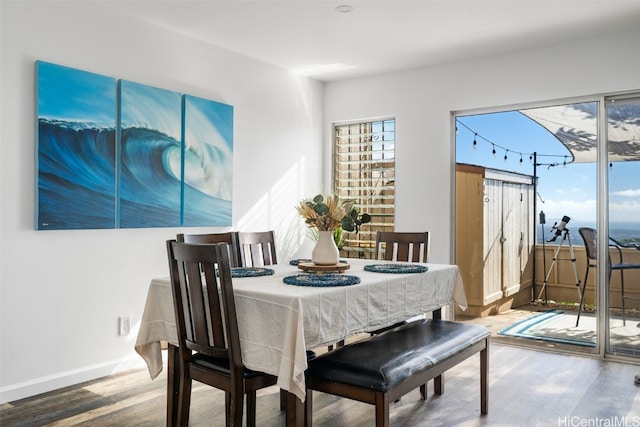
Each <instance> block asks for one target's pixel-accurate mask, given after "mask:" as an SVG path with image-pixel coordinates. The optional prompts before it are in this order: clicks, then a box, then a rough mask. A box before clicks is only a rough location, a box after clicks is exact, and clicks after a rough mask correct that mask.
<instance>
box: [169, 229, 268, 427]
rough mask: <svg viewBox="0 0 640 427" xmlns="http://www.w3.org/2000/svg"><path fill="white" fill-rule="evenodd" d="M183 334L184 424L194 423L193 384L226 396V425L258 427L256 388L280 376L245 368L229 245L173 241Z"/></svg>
mask: <svg viewBox="0 0 640 427" xmlns="http://www.w3.org/2000/svg"><path fill="white" fill-rule="evenodd" d="M167 254H168V258H169V271H170V276H171V284H172V292H173V299H174V306H175V312H176V324H177V330H178V358H177V360H176V362H175V363H177V364H178V371H179V373H180V379H179V384H178V405H177V412H178V413H177V420H178V425H180V426H187V425H188V423H189V407H190V403H191V384H192V380H195V381H198V382H201V383H204V384H208V385H210V386H212V387H215V388H217V389H220V390H224V392H225V417H226V425H227V426H231V425H235V426H242V416H243V407H244V397H245V395H246V396H247V426H255V425H256V390H259V389H262V388H265V387H269V386H272V385H274V384H276V381H277V378H276V377H275V376H273V375H269V374H266V373H262V372H256V371H252V370H249V369H247V368H245V367H244V366H243V364H242V353H241V348H240V335H239V332H238V320H237V317H236V306H235V300H234V294H233V284H232V279H231V266H230V262H229V251H228V249H227V244H226V243H220V244H198V243H183V242H177V241H175V240H169V241H167Z"/></svg>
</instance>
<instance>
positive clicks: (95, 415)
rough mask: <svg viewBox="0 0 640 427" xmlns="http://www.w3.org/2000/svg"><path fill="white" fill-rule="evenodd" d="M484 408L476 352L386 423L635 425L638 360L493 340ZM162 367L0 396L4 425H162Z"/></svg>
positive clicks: (363, 412)
mask: <svg viewBox="0 0 640 427" xmlns="http://www.w3.org/2000/svg"><path fill="white" fill-rule="evenodd" d="M489 354H490V359H489V360H490V362H489V363H490V365H489V372H490V373H489V414H488V415H486V416H480V396H479V394H480V385H479V378H478V375H479V358H478V357H477V356H475V357H472V358H471V359H469V360H467V361H465V362H463V363H461V364H460V365H458V366H457V367H455V368H454V369H452V370H451V371H449V372H448V373H447V374H446V375H445V393H444V394H443V395H442V396H434V395H433V388H432V387H433V386H432V383H431V384H430V387H429V393H430V394H429V396H428V399H427V401H426V402H424V401H420V400H419V396H418V392H417V391H414V392H411V393H409V394H407V395H405V396H404V397H403V398H402V399H401V400H400V401H398V402H396V403H394V404H393V406H392V411H391V425H392V426H403V427H404V426H446V427H449V426H508V427H511V426H527V427H529V426H567V427H568V426H583V425H585V426H586V425H589V426H592V425H594V426H595V425H597V426H604V425H620V426H636V425H640V386H638V385H636V384H635V383H634V375H635V374H637V373H640V366H638V365H633V364H627V363H620V362H615V361H603V360H598V359H595V358H589V357H581V356H576V355H563V354H555V353H550V352H545V351H540V350H534V349H527V348H520V347H514V346H510V345H505V344H504V343H492V345H491V349H490V353H489ZM165 386H166V372H164V371H163V374H162V375H161V376H160V377H158V378H157V379H155V380H151V379H150V378H149V374H148V372H147V371H146V370H144V369H139V370H132V371H128V372H125V373H121V374H117V375H112V376H109V377H105V378H102V379H98V380H94V381H90V382H87V383H83V384H78V385H76V386H72V387H68V388H65V389H61V390H57V391H53V392H49V393H45V394H42V395H39V396H34V397H31V398H27V399H23V400H19V401H15V402H11V403H6V404H3V405H1V406H0V425H2V426H7V427H8V426H12V427H13V426H65V427H66V426H91V427H102V426H124V427H127V426H136V427H138V426H163V425H165ZM223 408H224V396H223V394H222V393H221V392H220V391H218V390H215V389H213V388H210V387H207V386H203V385H200V384H195V385H194V391H193V398H192V404H191V420H190V424H189V425H190V426H213V427H215V426H224V415H223ZM373 412H374V411H373V407H372V406H370V405H366V404H362V403H358V402H353V401H348V400H346V399H341V398H337V397H334V396H329V395H323V394H321V393H315V394H314V413H313V420H314V425H316V426H331V427H340V426H347V427H357V426H367V427H369V426H372V425H373V424H374V413H373ZM257 425H258V426H260V427H270V426H283V425H284V413H283V412H281V411H280V410H279V392H278V389H277V388H275V387H272V388H269V389H266V390H264V391H263V392H262V393H259V395H258V417H257Z"/></svg>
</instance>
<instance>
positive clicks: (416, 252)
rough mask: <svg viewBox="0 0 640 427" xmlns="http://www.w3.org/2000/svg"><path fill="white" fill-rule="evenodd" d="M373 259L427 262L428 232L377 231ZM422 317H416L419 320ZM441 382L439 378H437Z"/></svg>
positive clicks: (423, 389) (424, 394)
mask: <svg viewBox="0 0 640 427" xmlns="http://www.w3.org/2000/svg"><path fill="white" fill-rule="evenodd" d="M375 259H379V260H386V261H398V262H427V261H428V259H429V232H428V231H424V232H401V231H378V232H377V233H376V251H375ZM421 317H423V316H419V317H416V319H419V318H421ZM405 323H407V321H403V322H399V323H396V324H394V325H391V326H387V327H386V328H381V329H377V330H375V331H371V332H369V333H370V334H371V335H377V334H380V333H382V332H385V331H388V330H390V329H393V328H397V327H398V326H401V325H403V324H405ZM438 380H439V381H440V380H441V377H439V378H438ZM420 396H421V397H422V399H426V398H427V386H426V384H425V385H422V386H421V387H420Z"/></svg>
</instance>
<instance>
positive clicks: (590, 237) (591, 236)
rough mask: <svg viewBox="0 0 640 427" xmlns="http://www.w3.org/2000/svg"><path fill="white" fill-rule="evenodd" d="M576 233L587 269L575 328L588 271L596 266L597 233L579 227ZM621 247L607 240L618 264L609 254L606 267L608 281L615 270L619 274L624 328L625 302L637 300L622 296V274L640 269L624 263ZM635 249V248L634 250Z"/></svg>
mask: <svg viewBox="0 0 640 427" xmlns="http://www.w3.org/2000/svg"><path fill="white" fill-rule="evenodd" d="M578 233H580V236H581V237H582V240H583V241H584V249H585V253H586V255H587V268H586V271H585V274H584V281H583V282H582V293H581V295H580V306H579V307H578V316H577V318H576V327H577V326H578V322H580V314H581V313H582V307H583V305H584V293H585V290H586V287H587V279H588V278H589V270H591V269H592V268H596V266H597V259H598V257H597V237H598V233H597V231H596V230H595V229H593V228H589V227H580V228H579V229H578ZM622 247H623V246H622V245H621V244H620V243H618V242H617V241H616V240H614V239H612V238H609V248H614V249H615V250H616V251H617V253H618V262H612V260H611V254H609V259H608V261H607V263H608V264H607V265H608V266H609V279H611V273H612V272H613V271H614V270H616V271H619V272H620V292H621V294H622V325H623V326H625V325H626V324H627V320H626V318H625V304H624V302H625V300H626V299H630V300H635V301H638V300H639V299H638V298H635V297H632V296H628V295H625V294H624V272H625V270H637V269H640V264H633V263H629V262H624V259H623V258H622ZM636 249H637V248H636Z"/></svg>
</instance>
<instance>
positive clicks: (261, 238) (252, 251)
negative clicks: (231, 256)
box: [238, 231, 278, 267]
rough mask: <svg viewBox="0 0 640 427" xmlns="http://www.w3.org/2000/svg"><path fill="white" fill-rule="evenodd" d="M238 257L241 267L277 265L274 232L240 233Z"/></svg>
mask: <svg viewBox="0 0 640 427" xmlns="http://www.w3.org/2000/svg"><path fill="white" fill-rule="evenodd" d="M238 254H239V255H238V256H239V265H240V266H241V267H264V266H265V265H273V264H277V263H278V260H277V257H276V242H275V233H274V232H273V231H253V232H247V231H240V232H238Z"/></svg>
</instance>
